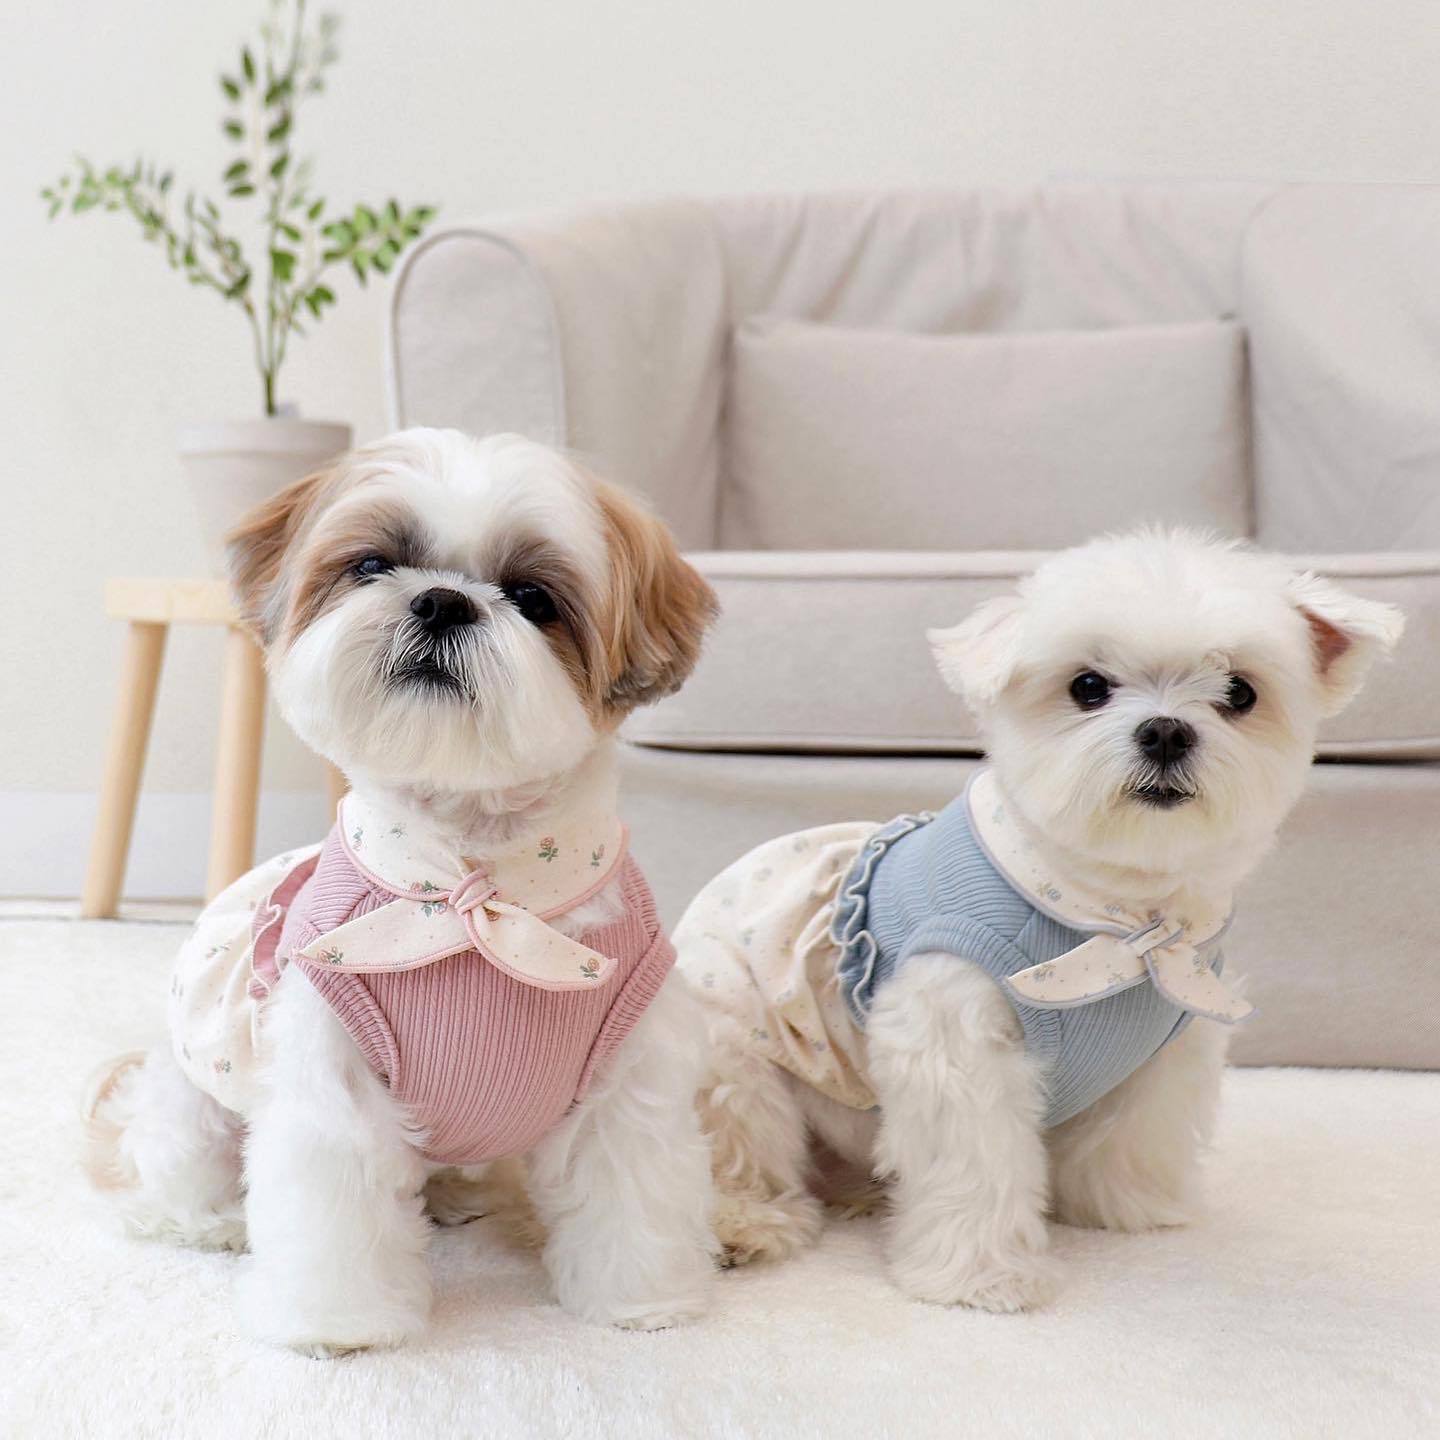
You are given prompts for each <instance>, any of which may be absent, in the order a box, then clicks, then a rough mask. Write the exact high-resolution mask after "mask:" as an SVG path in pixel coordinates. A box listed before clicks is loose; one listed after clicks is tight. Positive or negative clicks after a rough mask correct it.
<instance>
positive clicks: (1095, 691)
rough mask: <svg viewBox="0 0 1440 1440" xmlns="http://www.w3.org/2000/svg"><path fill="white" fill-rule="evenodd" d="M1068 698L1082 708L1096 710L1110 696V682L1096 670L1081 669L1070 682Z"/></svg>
mask: <svg viewBox="0 0 1440 1440" xmlns="http://www.w3.org/2000/svg"><path fill="white" fill-rule="evenodd" d="M1070 698H1071V699H1072V700H1073V701H1074V702H1075V703H1076V704H1077V705H1078V706H1079V707H1080V708H1081V709H1082V710H1098V709H1099V708H1100V707H1101V706H1102V705H1103V704H1104V703H1105V702H1106V701H1107V700H1108V699H1109V698H1110V682H1109V681H1108V680H1107V679H1106V678H1105V677H1104V676H1103V675H1101V674H1099V673H1098V672H1097V671H1094V670H1082V671H1081V672H1080V673H1079V674H1078V675H1077V676H1076V677H1075V678H1074V679H1073V680H1072V681H1071V682H1070Z"/></svg>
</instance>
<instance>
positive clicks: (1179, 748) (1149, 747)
mask: <svg viewBox="0 0 1440 1440" xmlns="http://www.w3.org/2000/svg"><path fill="white" fill-rule="evenodd" d="M1195 738H1196V737H1195V731H1194V729H1193V728H1192V727H1191V726H1189V725H1187V724H1186V723H1185V722H1184V721H1183V720H1176V719H1173V718H1172V717H1171V716H1169V715H1156V716H1155V717H1154V718H1153V719H1150V720H1147V721H1146V722H1145V723H1144V724H1143V725H1141V726H1139V727H1138V728H1137V729H1136V731H1135V743H1136V744H1137V745H1138V746H1139V747H1140V751H1141V753H1142V754H1143V755H1144V756H1145V758H1146V759H1147V760H1151V761H1153V762H1154V763H1155V764H1156V765H1158V766H1159V767H1160V769H1162V770H1166V769H1168V768H1169V767H1170V766H1171V765H1174V764H1175V763H1176V761H1178V760H1179V759H1180V758H1181V757H1182V756H1183V755H1184V754H1185V752H1186V751H1187V750H1189V749H1191V747H1192V746H1194V744H1195Z"/></svg>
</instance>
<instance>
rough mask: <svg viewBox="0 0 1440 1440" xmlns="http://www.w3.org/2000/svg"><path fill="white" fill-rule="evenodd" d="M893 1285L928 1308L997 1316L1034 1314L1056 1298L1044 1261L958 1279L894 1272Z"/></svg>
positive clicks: (987, 1269) (1050, 1270)
mask: <svg viewBox="0 0 1440 1440" xmlns="http://www.w3.org/2000/svg"><path fill="white" fill-rule="evenodd" d="M894 1274H895V1283H896V1284H897V1285H898V1286H899V1287H900V1288H901V1290H903V1291H904V1292H905V1293H906V1294H907V1295H909V1296H910V1297H911V1299H913V1300H924V1301H926V1302H928V1303H929V1304H931V1305H968V1306H970V1307H971V1308H973V1309H976V1310H989V1311H992V1312H993V1313H995V1314H997V1315H1013V1314H1015V1313H1016V1312H1017V1311H1020V1310H1034V1309H1037V1308H1039V1307H1040V1306H1041V1305H1044V1304H1046V1303H1047V1302H1048V1301H1049V1300H1050V1299H1051V1298H1052V1297H1053V1296H1054V1294H1055V1271H1054V1267H1053V1266H1051V1265H1050V1264H1049V1263H1048V1262H1047V1261H1044V1260H1031V1261H1027V1262H1024V1263H1021V1264H1015V1265H1011V1266H1008V1267H1005V1266H996V1265H988V1266H985V1267H984V1268H981V1269H976V1270H974V1271H966V1272H963V1273H961V1274H959V1275H947V1276H939V1275H924V1274H921V1275H917V1274H911V1273H907V1272H905V1271H902V1270H900V1269H898V1268H897V1269H896V1270H895V1272H894Z"/></svg>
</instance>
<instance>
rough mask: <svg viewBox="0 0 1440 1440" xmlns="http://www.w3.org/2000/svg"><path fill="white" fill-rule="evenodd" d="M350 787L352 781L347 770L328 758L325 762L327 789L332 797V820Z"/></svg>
mask: <svg viewBox="0 0 1440 1440" xmlns="http://www.w3.org/2000/svg"><path fill="white" fill-rule="evenodd" d="M349 788H350V782H349V781H348V780H347V779H346V778H345V772H344V771H343V770H341V769H340V768H339V767H338V766H335V765H332V764H331V763H330V762H329V761H328V760H327V761H326V762H325V790H326V793H327V794H328V795H329V797H330V818H331V819H332V820H333V819H334V818H335V811H336V808H337V807H338V806H339V804H340V802H341V801H342V800H343V799H344V798H345V792H346V791H347V790H348V789H349Z"/></svg>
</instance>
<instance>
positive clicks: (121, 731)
mask: <svg viewBox="0 0 1440 1440" xmlns="http://www.w3.org/2000/svg"><path fill="white" fill-rule="evenodd" d="M164 658H165V626H164V625H161V624H158V623H154V622H151V621H148V620H132V621H131V622H130V634H129V636H128V638H127V640H126V643H125V661H124V665H123V666H122V668H121V671H120V695H119V699H118V700H117V702H116V706H115V721H114V725H113V727H112V729H111V731H110V748H109V751H108V752H107V754H106V756H105V775H104V778H103V779H102V780H101V782H100V810H99V813H98V814H97V815H96V817H95V835H94V838H93V839H92V840H91V842H90V865H89V868H88V869H87V870H86V872H85V889H84V890H83V891H82V892H81V895H80V914H81V915H82V916H83V917H84V918H85V919H87V920H97V919H104V918H108V917H109V916H112V915H114V913H115V907H116V906H117V905H118V904H119V903H120V886H121V883H122V882H123V880H124V878H125V860H126V857H127V856H128V855H129V853H130V832H131V830H132V829H134V826H135V802H136V801H137V800H138V799H139V797H140V776H141V775H142V773H143V772H144V769H145V749H146V746H148V745H149V743H150V721H151V720H152V719H153V718H154V715H155V691H156V689H157V688H158V687H159V684H160V665H161V662H162V661H163V660H164Z"/></svg>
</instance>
